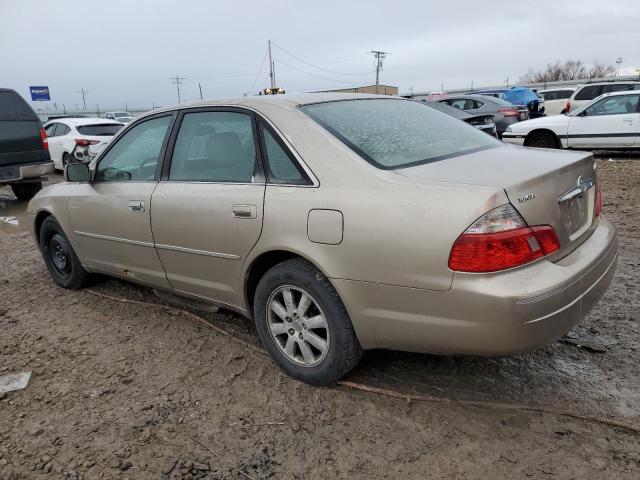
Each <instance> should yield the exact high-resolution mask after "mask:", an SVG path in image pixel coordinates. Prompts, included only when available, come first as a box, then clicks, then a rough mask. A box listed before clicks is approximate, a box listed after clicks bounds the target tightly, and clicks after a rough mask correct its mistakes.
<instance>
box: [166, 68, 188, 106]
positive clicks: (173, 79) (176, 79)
mask: <svg viewBox="0 0 640 480" xmlns="http://www.w3.org/2000/svg"><path fill="white" fill-rule="evenodd" d="M186 79H187V78H186V77H179V76H178V75H176V76H175V77H170V78H169V80H171V83H173V84H174V85H175V86H176V88H177V89H178V103H180V102H181V101H182V98H181V97H180V85H182V81H183V80H186Z"/></svg>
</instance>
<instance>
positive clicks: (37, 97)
mask: <svg viewBox="0 0 640 480" xmlns="http://www.w3.org/2000/svg"><path fill="white" fill-rule="evenodd" d="M29 90H31V100H32V101H34V102H38V101H40V102H43V101H51V96H50V95H49V87H29Z"/></svg>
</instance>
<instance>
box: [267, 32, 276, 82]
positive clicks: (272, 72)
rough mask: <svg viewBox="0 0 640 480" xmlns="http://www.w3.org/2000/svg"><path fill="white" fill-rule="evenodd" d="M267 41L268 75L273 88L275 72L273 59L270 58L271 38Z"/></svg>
mask: <svg viewBox="0 0 640 480" xmlns="http://www.w3.org/2000/svg"><path fill="white" fill-rule="evenodd" d="M268 42H269V77H270V78H271V88H272V89H274V88H276V74H275V71H274V70H275V68H274V65H273V59H272V58H271V39H269V40H268Z"/></svg>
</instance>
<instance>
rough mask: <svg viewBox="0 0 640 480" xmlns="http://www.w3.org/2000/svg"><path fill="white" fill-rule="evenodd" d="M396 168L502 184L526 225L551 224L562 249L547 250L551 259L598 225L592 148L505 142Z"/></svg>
mask: <svg viewBox="0 0 640 480" xmlns="http://www.w3.org/2000/svg"><path fill="white" fill-rule="evenodd" d="M396 173H398V174H400V175H405V176H410V177H419V178H423V179H425V180H430V181H443V182H453V183H464V184H472V185H482V186H493V187H499V188H502V189H504V191H505V193H506V194H507V197H508V198H509V201H510V202H511V204H512V205H513V206H514V207H515V208H516V210H517V211H518V212H519V213H520V215H521V216H522V218H524V220H525V221H526V222H527V223H528V224H529V225H550V226H552V227H553V229H554V230H555V232H556V234H557V235H558V239H559V240H560V249H559V250H558V251H556V252H555V253H554V254H553V255H551V256H550V259H551V260H552V261H555V260H559V259H560V258H562V257H564V256H566V255H568V254H569V253H571V252H572V251H573V250H574V249H575V248H577V247H578V246H579V245H580V244H581V243H582V242H583V241H584V240H586V239H587V238H588V237H589V235H590V234H591V232H592V231H593V229H594V228H595V226H596V218H595V216H594V203H595V192H596V171H595V163H594V159H593V154H591V153H587V152H567V151H561V150H541V149H533V148H523V147H515V146H506V145H505V146H498V147H497V148H490V149H487V150H483V151H480V152H475V153H472V154H469V155H461V156H459V157H453V158H449V159H446V160H442V161H439V162H433V163H429V164H425V165H419V166H417V167H412V168H406V169H402V170H396Z"/></svg>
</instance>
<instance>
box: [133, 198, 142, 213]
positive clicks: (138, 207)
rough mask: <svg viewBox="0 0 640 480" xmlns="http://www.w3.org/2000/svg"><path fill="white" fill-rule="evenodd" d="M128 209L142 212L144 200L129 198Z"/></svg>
mask: <svg viewBox="0 0 640 480" xmlns="http://www.w3.org/2000/svg"><path fill="white" fill-rule="evenodd" d="M129 211H130V212H135V213H142V212H144V202H141V201H140V200H131V201H130V202H129Z"/></svg>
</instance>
